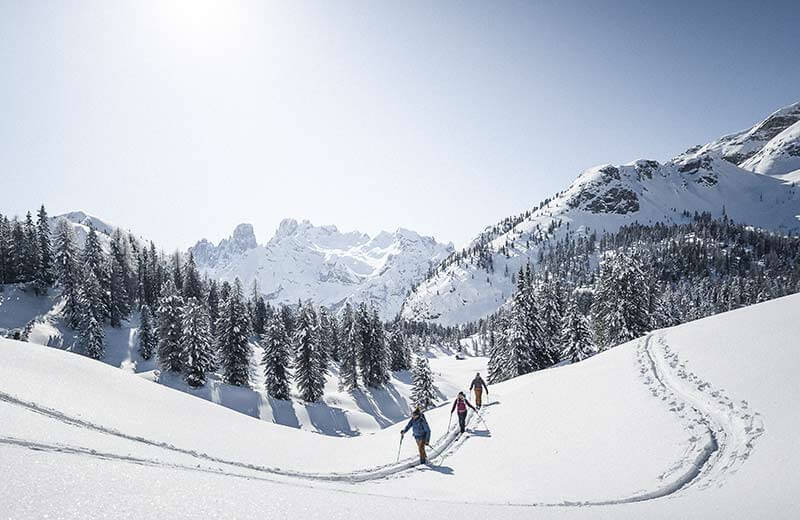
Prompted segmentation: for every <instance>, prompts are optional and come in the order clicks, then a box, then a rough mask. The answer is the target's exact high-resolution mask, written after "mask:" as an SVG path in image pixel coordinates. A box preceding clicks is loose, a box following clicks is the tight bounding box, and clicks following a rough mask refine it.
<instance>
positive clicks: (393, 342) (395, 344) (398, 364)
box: [389, 325, 411, 371]
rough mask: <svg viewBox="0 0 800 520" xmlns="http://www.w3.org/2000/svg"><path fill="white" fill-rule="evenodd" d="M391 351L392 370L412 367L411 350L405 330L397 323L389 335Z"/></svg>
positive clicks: (390, 367)
mask: <svg viewBox="0 0 800 520" xmlns="http://www.w3.org/2000/svg"><path fill="white" fill-rule="evenodd" d="M389 351H390V355H391V362H390V364H389V369H390V370H392V371H399V370H408V369H410V368H411V352H410V351H409V349H408V345H407V344H406V341H405V338H404V336H403V331H402V330H401V329H400V327H399V325H396V326H395V328H394V330H393V331H392V333H391V335H390V336H389Z"/></svg>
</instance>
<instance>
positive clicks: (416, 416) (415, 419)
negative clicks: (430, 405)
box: [400, 407, 431, 464]
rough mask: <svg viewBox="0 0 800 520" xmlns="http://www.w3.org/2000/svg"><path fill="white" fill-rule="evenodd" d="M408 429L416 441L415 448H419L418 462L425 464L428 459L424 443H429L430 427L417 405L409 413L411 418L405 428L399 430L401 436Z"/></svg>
mask: <svg viewBox="0 0 800 520" xmlns="http://www.w3.org/2000/svg"><path fill="white" fill-rule="evenodd" d="M410 429H411V430H412V433H413V434H414V440H415V441H417V449H419V463H420V464H425V462H426V461H427V460H428V455H427V453H425V445H426V444H428V445H430V442H431V428H430V426H428V421H427V420H426V419H425V415H424V414H423V413H422V412H421V411H420V410H419V407H417V408H415V409H414V411H413V412H412V413H411V420H410V421H408V424H406V427H405V428H403V429H402V430H400V436H401V437H402V436H403V435H405V434H406V432H407V431H408V430H410Z"/></svg>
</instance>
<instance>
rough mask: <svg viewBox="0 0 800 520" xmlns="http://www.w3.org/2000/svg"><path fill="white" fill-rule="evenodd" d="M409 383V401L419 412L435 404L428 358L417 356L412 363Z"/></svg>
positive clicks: (434, 392)
mask: <svg viewBox="0 0 800 520" xmlns="http://www.w3.org/2000/svg"><path fill="white" fill-rule="evenodd" d="M411 381H412V384H413V388H412V390H411V400H412V401H413V402H414V405H415V406H418V407H419V409H420V410H426V409H428V408H430V407H431V406H433V404H434V403H435V402H436V391H435V388H434V386H433V373H432V372H431V367H430V364H429V363H428V358H427V356H425V355H419V356H417V360H416V362H415V363H414V370H413V372H412V377H411Z"/></svg>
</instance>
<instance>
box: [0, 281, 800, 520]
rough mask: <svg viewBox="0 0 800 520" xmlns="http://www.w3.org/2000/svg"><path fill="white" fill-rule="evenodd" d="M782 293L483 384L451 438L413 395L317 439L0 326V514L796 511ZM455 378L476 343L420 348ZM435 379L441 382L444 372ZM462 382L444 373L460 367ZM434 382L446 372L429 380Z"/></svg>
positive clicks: (787, 313) (799, 357)
mask: <svg viewBox="0 0 800 520" xmlns="http://www.w3.org/2000/svg"><path fill="white" fill-rule="evenodd" d="M798 309H800V295H795V296H789V297H786V298H781V299H778V300H774V301H771V302H767V303H763V304H760V305H757V306H753V307H748V308H745V309H740V310H737V311H733V312H730V313H726V314H721V315H718V316H714V317H711V318H706V319H703V320H699V321H696V322H692V323H689V324H685V325H681V326H678V327H675V328H672V329H666V330H663V331H656V332H654V333H652V334H650V335H648V336H647V337H645V338H642V339H639V340H636V341H632V342H630V343H627V344H625V345H622V346H620V347H617V348H615V349H612V350H610V351H607V352H604V353H602V354H599V355H597V356H595V357H593V358H590V359H589V360H587V361H584V362H581V363H578V364H574V365H569V366H564V367H558V368H553V369H549V370H545V371H542V372H537V373H534V374H529V375H527V376H523V377H520V378H516V379H514V380H511V381H507V382H505V383H502V384H499V385H493V386H491V387H490V395H489V397H490V402H491V403H490V405H489V406H488V407H486V408H485V409H484V412H483V418H484V419H485V421H480V420H479V418H478V417H475V416H473V417H471V419H470V424H469V429H468V432H467V434H465V435H463V436H461V437H460V438H456V434H455V432H454V431H453V430H452V429H451V431H450V432H446V429H447V425H448V414H449V405H444V406H440V407H438V408H436V409H434V410H431V411H429V412H427V413H426V415H427V417H428V420H429V422H430V424H431V427H432V429H433V442H432V444H433V446H434V447H433V450H432V453H433V454H434V455H435V457H434V458H433V461H434V464H433V465H431V466H417V465H415V463H414V452H415V448H414V446H413V443H412V442H410V440H409V439H406V441H405V443H404V444H403V446H402V453H401V456H400V462H399V463H397V462H396V457H397V449H398V441H399V439H400V436H399V435H398V431H399V429H400V428H401V427H402V425H403V422H404V421H401V422H399V423H397V424H394V425H391V426H387V427H384V428H378V429H374V430H372V431H371V432H369V433H366V432H364V433H362V434H361V435H353V436H346V437H344V438H337V437H335V436H332V435H319V434H317V433H313V432H309V431H306V430H304V429H297V428H288V427H286V426H282V425H278V424H273V423H272V422H270V421H266V420H258V419H256V418H253V417H250V416H248V415H246V414H242V413H238V412H236V411H233V410H231V409H228V408H225V407H223V406H218V405H216V404H214V403H212V402H209V401H208V400H205V399H198V398H197V397H194V396H191V395H188V394H186V393H184V392H179V391H175V390H173V389H171V388H168V387H166V386H164V385H160V384H153V383H152V382H150V381H148V380H147V379H145V378H143V377H141V375H137V374H135V373H131V372H129V371H125V370H120V369H118V368H115V367H112V366H109V365H108V364H105V363H100V362H96V361H92V360H90V359H87V358H85V357H82V356H78V355H75V354H72V353H69V352H64V351H62V350H59V349H56V348H47V347H43V346H40V345H36V344H32V343H22V342H16V341H12V340H0V461H1V462H2V463H0V482H3V486H2V487H0V510H1V511H2V512H3V513H2V516H3V517H7V518H15V519H16V518H44V517H49V518H145V517H147V518H157V517H162V515H170V517H172V518H248V517H258V518H283V517H292V518H351V519H360V518H365V519H366V518H417V517H428V518H443V517H445V515H447V516H453V517H459V518H482V519H487V518H533V517H535V518H564V517H568V518H571V517H583V518H706V519H707V518H726V519H727V518H796V516H797V511H798V510H800V498H799V497H798V495H800V493H798V492H800V476H798V471H797V468H800V450H798V441H797V435H798V433H797V432H798V428H800V413H799V412H798V409H799V408H798V406H797V403H798V399H800V382H799V381H798V378H797V374H798V373H800V353H799V352H798V344H797V338H798V337H800V320H798V317H800V316H799V315H798ZM439 354H440V355H441V357H440V358H439V359H438V360H436V361H437V365H436V368H435V370H436V371H438V372H440V374H441V377H442V379H444V380H450V381H456V380H459V379H461V378H462V377H467V379H466V380H465V381H464V383H463V384H464V385H465V384H467V382H468V380H469V379H468V375H469V374H470V373H472V372H473V371H474V370H473V369H474V368H475V366H476V365H479V364H480V363H483V362H484V360H482V359H481V358H473V359H468V360H466V361H457V360H455V359H454V358H453V357H452V356H448V355H447V354H446V353H439ZM454 384H455V383H454ZM462 386H463V385H462ZM445 391H446V393H447V394H450V391H451V389H446V390H445Z"/></svg>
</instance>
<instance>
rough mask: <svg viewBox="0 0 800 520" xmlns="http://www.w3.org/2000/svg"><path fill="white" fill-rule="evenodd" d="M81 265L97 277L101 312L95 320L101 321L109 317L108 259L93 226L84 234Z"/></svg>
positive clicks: (96, 315) (109, 283)
mask: <svg viewBox="0 0 800 520" xmlns="http://www.w3.org/2000/svg"><path fill="white" fill-rule="evenodd" d="M81 261H82V264H83V265H82V267H83V270H84V272H86V271H91V272H92V273H93V274H94V276H95V277H96V279H97V283H98V284H99V286H100V293H101V294H102V302H103V306H102V312H101V313H100V314H99V315H98V314H95V318H96V319H97V321H99V322H101V323H103V322H105V320H107V319H108V318H109V315H110V313H111V301H110V295H111V291H110V285H111V281H110V273H109V269H108V261H107V259H106V256H105V253H103V249H102V248H101V247H100V242H99V240H98V238H97V232H96V231H95V230H94V227H93V226H91V225H90V226H89V232H88V233H87V235H86V242H85V243H84V245H83V258H82V259H81Z"/></svg>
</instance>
